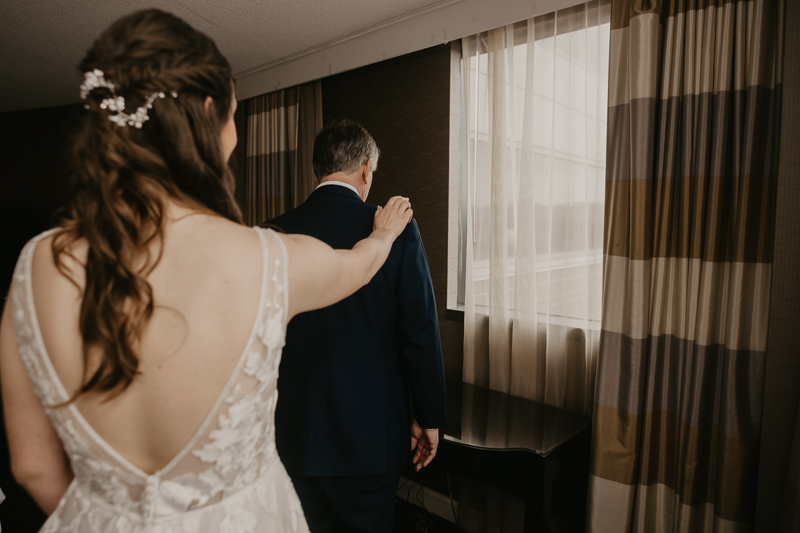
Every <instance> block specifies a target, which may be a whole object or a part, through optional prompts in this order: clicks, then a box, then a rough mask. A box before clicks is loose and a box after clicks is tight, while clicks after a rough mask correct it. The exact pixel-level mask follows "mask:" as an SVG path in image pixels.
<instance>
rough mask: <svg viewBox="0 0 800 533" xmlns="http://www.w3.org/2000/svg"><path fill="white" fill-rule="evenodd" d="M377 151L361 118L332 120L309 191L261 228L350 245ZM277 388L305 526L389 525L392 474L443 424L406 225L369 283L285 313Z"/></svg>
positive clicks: (419, 270)
mask: <svg viewBox="0 0 800 533" xmlns="http://www.w3.org/2000/svg"><path fill="white" fill-rule="evenodd" d="M379 155H380V152H379V150H378V147H377V146H376V144H375V141H374V140H373V138H372V136H371V135H370V134H369V133H368V132H367V130H366V129H364V128H363V127H362V126H361V125H360V124H357V123H355V122H352V121H348V120H340V121H336V122H334V123H332V124H330V125H329V126H327V127H326V128H324V129H323V130H322V131H321V132H319V134H317V137H316V139H315V142H314V156H313V164H314V174H315V176H316V178H317V181H318V183H319V185H318V187H317V188H316V190H315V191H314V192H313V193H312V194H311V195H310V196H309V198H308V200H306V201H305V202H304V203H303V204H302V205H300V206H299V207H297V208H295V209H293V210H291V211H289V212H287V213H285V214H283V215H281V216H279V217H277V218H275V219H273V220H271V221H270V222H269V223H270V224H273V225H275V226H278V227H280V228H281V229H283V230H284V231H286V232H287V233H304V234H306V235H311V236H313V237H316V238H318V239H321V240H323V241H324V242H326V243H328V244H329V245H330V246H332V247H333V248H338V249H350V248H352V247H353V245H354V244H355V243H356V242H358V241H359V240H360V239H362V238H363V237H365V236H367V235H369V233H370V232H371V231H372V227H373V219H374V217H375V213H376V211H377V210H378V209H380V208H379V207H377V206H375V205H371V204H367V203H366V199H367V195H368V194H369V190H370V187H371V186H372V175H373V172H374V171H375V170H376V168H377V166H378V157H379ZM319 268H325V265H319ZM409 390H410V392H411V402H409ZM278 394H279V400H278V406H277V411H276V415H275V424H276V441H277V447H278V454H279V455H280V458H281V461H283V464H284V466H285V467H286V470H287V471H288V472H289V475H290V476H291V478H292V481H293V483H294V486H295V489H296V491H297V495H298V496H299V497H300V501H301V503H302V504H303V510H304V512H305V515H306V520H307V521H308V525H309V528H310V529H311V531H312V532H314V533H319V532H332V531H336V532H340V531H371V532H391V531H392V519H393V515H394V497H395V493H396V491H397V483H398V480H399V477H400V469H401V467H402V465H403V464H405V463H408V462H409V460H410V461H411V462H412V463H413V464H414V465H415V467H416V469H417V470H419V469H420V468H422V467H423V466H426V465H427V464H428V463H430V461H431V460H432V459H433V457H434V455H435V454H436V448H437V445H438V442H439V438H438V431H437V430H436V428H439V427H441V426H442V425H443V424H444V421H445V390H444V368H443V365H442V351H441V345H440V341H439V324H438V320H437V317H436V302H435V301H434V297H433V286H432V283H431V278H430V272H429V270H428V261H427V258H426V257H425V250H424V249H423V247H422V240H421V238H420V235H419V229H418V227H417V223H416V221H415V220H412V221H411V223H410V224H409V225H408V227H407V228H406V230H405V231H404V232H403V234H402V235H401V236H400V237H398V238H397V240H396V241H395V243H394V245H393V247H392V251H391V253H390V254H389V258H388V259H387V261H386V263H385V264H384V266H383V267H382V268H381V269H380V270H379V271H378V273H377V274H376V275H375V277H373V278H372V280H371V281H370V283H369V284H368V285H366V286H365V287H364V288H362V289H361V290H359V291H358V292H356V293H355V294H354V295H352V296H350V297H349V298H346V299H345V300H343V301H341V302H339V303H337V304H335V305H332V306H330V307H327V308H325V309H320V310H317V311H311V312H308V313H302V314H300V315H297V316H296V317H295V318H294V319H293V320H292V322H291V323H290V324H289V326H288V329H287V332H286V346H285V347H284V350H283V358H282V360H281V365H280V372H279V378H278ZM410 403H411V404H412V405H413V415H412V414H411V412H410V406H409V404H410ZM423 428H424V429H423ZM409 440H410V441H411V442H410V447H409ZM409 449H410V450H411V451H409Z"/></svg>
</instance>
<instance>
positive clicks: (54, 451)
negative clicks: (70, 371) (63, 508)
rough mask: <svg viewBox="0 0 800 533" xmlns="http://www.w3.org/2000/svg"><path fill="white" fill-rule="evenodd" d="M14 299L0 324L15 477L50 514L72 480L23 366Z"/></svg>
mask: <svg viewBox="0 0 800 533" xmlns="http://www.w3.org/2000/svg"><path fill="white" fill-rule="evenodd" d="M10 308H11V298H10V297H9V298H7V299H6V304H5V308H4V310H3V318H2V322H0V383H2V391H3V416H4V417H5V422H6V434H7V436H8V447H9V452H10V453H11V473H12V474H13V475H14V479H16V480H17V482H18V483H19V484H20V485H22V486H23V487H24V488H25V490H27V491H28V493H29V494H30V495H31V496H32V497H33V499H34V500H36V503H37V504H38V505H39V507H41V508H42V510H43V511H44V512H45V513H47V514H48V515H49V514H50V513H52V512H53V511H55V509H56V506H57V505H58V502H59V500H60V499H61V497H62V496H63V495H64V492H66V490H67V487H68V486H69V484H70V482H71V481H72V477H73V475H72V470H71V469H70V466H69V463H68V461H67V457H66V455H65V454H64V449H63V448H62V447H61V441H60V440H59V439H58V434H56V431H55V429H54V428H53V425H52V423H51V422H50V418H49V417H48V416H47V414H46V413H45V412H44V409H43V408H42V405H41V403H40V402H39V398H38V397H37V396H36V393H34V392H33V385H32V384H31V380H30V378H28V374H27V372H26V371H25V367H24V366H23V364H22V359H21V358H20V355H19V350H17V339H16V335H15V332H14V324H12V322H11V309H10Z"/></svg>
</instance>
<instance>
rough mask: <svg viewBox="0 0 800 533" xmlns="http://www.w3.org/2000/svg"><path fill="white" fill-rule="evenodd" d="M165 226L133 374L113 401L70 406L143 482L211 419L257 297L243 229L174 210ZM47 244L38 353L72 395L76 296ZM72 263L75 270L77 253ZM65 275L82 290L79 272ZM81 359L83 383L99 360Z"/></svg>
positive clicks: (78, 373)
mask: <svg viewBox="0 0 800 533" xmlns="http://www.w3.org/2000/svg"><path fill="white" fill-rule="evenodd" d="M187 215H188V216H187ZM172 219H173V221H171V222H170V223H168V224H167V226H166V228H165V232H164V236H165V239H164V248H163V255H162V257H161V261H160V262H159V263H158V265H157V266H156V268H155V270H153V272H152V273H151V274H150V275H149V276H148V277H147V280H148V282H149V283H150V285H151V286H152V288H153V295H154V302H155V306H156V308H155V312H154V314H153V317H152V319H151V320H150V321H149V323H148V324H147V326H146V328H145V330H144V334H143V337H142V342H141V345H140V346H139V347H138V356H139V372H140V375H139V376H138V377H137V378H136V379H135V380H134V381H133V382H132V383H131V385H130V386H129V387H128V388H127V389H126V390H125V391H124V393H123V394H120V395H118V396H116V397H114V398H112V399H109V395H108V394H107V393H101V392H94V391H93V392H89V393H87V394H83V395H81V396H80V397H78V399H77V400H76V402H75V405H76V407H77V408H78V410H79V411H80V412H81V414H82V415H83V416H84V418H86V420H87V421H88V422H89V424H90V425H91V426H92V427H93V428H94V429H95V431H96V432H97V433H98V434H99V435H100V436H101V437H102V438H103V439H104V440H105V441H106V442H108V444H110V445H111V446H112V447H113V448H114V449H115V450H117V451H118V452H119V453H120V454H121V455H123V456H124V457H125V458H126V459H128V460H129V461H130V462H132V463H133V464H134V465H136V466H137V467H139V468H141V469H142V470H143V471H145V472H147V473H153V472H155V471H157V470H158V469H159V468H161V467H163V466H164V465H166V464H167V463H168V462H169V461H170V460H171V459H172V458H173V457H174V456H175V454H177V453H178V452H179V451H180V450H181V449H182V448H183V446H184V445H185V444H186V443H187V442H188V441H189V439H190V438H191V437H192V435H193V434H194V432H195V431H196V430H197V428H198V426H199V425H200V424H201V422H202V421H203V419H204V417H205V415H206V414H207V413H208V412H209V411H210V410H211V407H212V405H213V404H214V402H215V400H216V399H217V397H218V396H219V394H220V392H221V391H222V389H223V387H224V386H225V383H226V382H227V380H228V377H229V376H230V374H231V372H232V371H233V369H234V367H235V365H236V363H237V362H238V360H239V358H240V356H241V354H242V350H243V349H244V347H245V344H246V343H247V340H248V338H249V336H250V333H251V331H252V329H253V325H254V322H255V319H256V315H257V312H258V301H259V297H260V294H261V273H262V265H261V245H260V243H259V239H258V236H257V234H256V233H255V232H254V231H253V230H252V229H251V228H247V227H244V226H240V225H237V224H233V223H231V222H230V221H227V220H226V219H223V218H222V217H219V216H211V215H205V214H189V213H188V212H185V211H182V210H180V209H173V213H172ZM51 240H52V237H50V238H48V239H46V240H44V241H43V242H42V243H40V244H39V246H38V247H37V249H36V252H35V253H34V259H33V265H32V267H33V272H32V274H33V283H32V286H33V291H34V293H33V296H34V305H35V308H36V313H37V315H38V318H39V323H40V328H41V331H42V336H43V340H44V344H45V347H46V349H47V352H48V354H49V355H50V358H51V360H52V362H53V365H54V367H55V370H56V372H57V373H58V376H59V377H60V378H61V381H62V383H63V384H64V386H65V388H66V390H67V391H68V393H70V394H73V393H75V392H76V391H78V390H79V388H80V386H81V385H82V383H83V382H84V380H85V376H84V375H83V372H82V369H83V354H82V346H83V345H82V340H81V336H80V332H79V330H78V318H79V313H80V302H81V300H80V298H81V293H80V292H79V289H78V288H77V287H76V286H75V285H73V284H72V283H71V282H70V281H69V280H68V279H67V278H66V277H65V276H64V275H63V274H62V273H61V272H60V271H59V270H58V269H57V268H56V267H55V265H54V264H53V260H52V252H51ZM152 251H153V253H154V254H155V253H157V245H153V250H152ZM75 255H76V256H77V258H78V259H79V260H81V262H83V258H85V255H86V250H85V248H83V249H82V248H81V246H80V245H79V246H77V247H76V250H75ZM68 266H69V267H71V271H72V272H74V273H76V281H78V283H79V285H81V288H82V285H83V276H84V271H83V268H82V267H81V266H80V265H79V264H75V263H74V262H71V263H68ZM90 353H91V356H92V358H91V359H92V360H91V365H90V368H89V369H88V370H89V372H88V373H87V375H91V374H92V373H94V371H95V370H96V368H97V365H98V363H99V358H100V354H99V353H97V351H93V352H90Z"/></svg>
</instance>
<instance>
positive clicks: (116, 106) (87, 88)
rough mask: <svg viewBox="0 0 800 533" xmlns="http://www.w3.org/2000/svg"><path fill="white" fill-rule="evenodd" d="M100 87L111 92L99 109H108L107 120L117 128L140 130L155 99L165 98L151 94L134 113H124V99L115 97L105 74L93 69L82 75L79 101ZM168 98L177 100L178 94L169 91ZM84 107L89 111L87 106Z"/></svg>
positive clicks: (112, 87) (158, 93) (115, 94)
mask: <svg viewBox="0 0 800 533" xmlns="http://www.w3.org/2000/svg"><path fill="white" fill-rule="evenodd" d="M100 87H105V88H106V89H108V90H109V91H110V92H111V97H110V98H104V99H103V100H102V101H101V102H100V108H101V109H108V110H109V111H111V114H109V116H108V120H110V121H111V122H114V123H115V124H117V125H119V126H135V127H136V128H137V129H141V127H142V124H144V123H145V122H146V121H148V120H150V117H149V116H147V110H148V109H152V108H153V102H155V101H156V99H157V98H165V97H166V95H165V94H164V93H163V92H161V91H159V92H157V93H153V94H151V95H150V96H149V97H148V98H147V100H146V101H145V103H144V105H143V106H141V107H139V108H137V109H136V111H135V112H134V113H132V114H128V113H125V98H123V97H122V96H117V93H116V92H115V91H114V84H113V83H111V82H110V81H108V80H106V78H105V74H104V73H103V71H102V70H100V69H94V70H93V71H91V72H84V73H83V83H82V84H81V99H82V100H86V97H87V96H89V93H90V92H91V91H92V90H93V89H98V88H100ZM170 96H172V97H173V98H177V97H178V93H177V92H175V91H171V92H170ZM84 107H86V109H89V105H88V104H87V105H85V106H84Z"/></svg>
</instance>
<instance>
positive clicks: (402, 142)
mask: <svg viewBox="0 0 800 533" xmlns="http://www.w3.org/2000/svg"><path fill="white" fill-rule="evenodd" d="M322 114H323V121H324V122H325V123H326V124H327V123H328V122H330V121H331V120H333V119H336V118H349V119H351V120H355V121H356V122H360V123H361V124H362V125H364V127H365V128H367V130H368V131H369V132H370V133H371V134H372V136H373V137H374V138H375V142H376V143H377V144H378V148H380V150H381V158H380V161H379V163H378V170H377V171H376V172H375V175H374V180H373V184H372V189H371V190H370V193H369V201H370V203H375V204H385V203H386V201H387V200H388V199H389V198H391V197H392V196H395V195H403V196H408V197H410V199H411V205H412V207H413V209H414V217H415V218H416V219H417V223H418V224H419V229H420V233H421V234H422V240H423V242H424V244H425V252H426V253H427V256H428V263H429V264H430V269H431V277H432V278H433V287H434V292H435V295H436V303H437V306H438V311H439V325H440V329H441V337H442V348H443V351H444V365H445V373H446V374H447V377H448V378H454V379H458V380H460V379H461V365H462V359H463V338H464V326H463V324H461V323H459V322H452V321H448V320H446V319H445V309H446V302H447V224H448V222H447V205H448V199H447V194H448V176H449V170H448V159H449V137H448V135H449V120H450V48H449V47H448V46H446V45H443V46H436V47H433V48H428V49H426V50H421V51H419V52H415V53H413V54H408V55H405V56H402V57H398V58H395V59H390V60H387V61H383V62H381V63H377V64H374V65H369V66H366V67H362V68H360V69H356V70H352V71H349V72H344V73H342V74H337V75H335V76H330V77H328V78H325V79H323V80H322Z"/></svg>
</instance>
